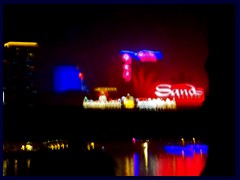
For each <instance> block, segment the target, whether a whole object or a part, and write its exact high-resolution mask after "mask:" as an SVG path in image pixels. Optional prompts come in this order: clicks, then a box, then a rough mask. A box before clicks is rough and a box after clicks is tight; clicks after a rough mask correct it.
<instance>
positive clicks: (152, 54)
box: [120, 50, 162, 82]
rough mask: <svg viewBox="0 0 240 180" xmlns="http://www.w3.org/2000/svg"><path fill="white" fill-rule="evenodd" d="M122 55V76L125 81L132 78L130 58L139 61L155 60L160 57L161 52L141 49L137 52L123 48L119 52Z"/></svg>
mask: <svg viewBox="0 0 240 180" xmlns="http://www.w3.org/2000/svg"><path fill="white" fill-rule="evenodd" d="M120 54H121V55H122V60H123V62H124V64H123V73H122V77H123V79H125V81H126V82H130V81H131V79H132V68H131V64H132V59H136V60H137V61H141V62H156V61H157V60H159V59H162V53H161V52H160V51H150V50H141V51H138V52H133V51H126V50H123V51H121V52H120Z"/></svg>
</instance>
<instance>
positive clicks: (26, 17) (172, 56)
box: [3, 4, 218, 95]
mask: <svg viewBox="0 0 240 180" xmlns="http://www.w3.org/2000/svg"><path fill="white" fill-rule="evenodd" d="M217 8H218V7H214V6H209V5H208V6H204V5H202V6H201V5H80V4H79V5H4V26H3V27H4V42H8V41H36V42H38V43H39V49H40V53H39V54H38V58H37V62H36V64H37V66H36V72H37V81H38V83H37V84H38V88H39V90H40V91H53V82H52V81H53V70H54V67H55V66H56V65H67V64H70V65H76V66H78V67H79V68H80V69H81V70H82V71H83V73H84V75H85V81H86V84H87V86H88V87H89V88H90V89H91V88H93V87H96V86H116V87H118V88H123V87H124V86H126V84H125V83H124V82H123V79H122V64H123V63H122V60H121V56H120V51H121V50H131V51H140V50H143V49H148V50H154V51H161V52H162V53H163V59H162V60H161V61H159V62H157V63H156V64H150V65H149V64H146V65H141V66H142V67H143V66H144V67H143V69H144V73H145V74H144V76H145V78H147V75H148V73H149V72H152V73H153V74H154V80H153V82H152V83H155V82H161V83H185V82H189V83H192V84H194V85H195V86H197V87H202V88H204V89H205V90H206V91H207V90H208V76H207V73H206V71H205V62H206V59H207V57H208V23H209V17H210V16H211V12H214V11H215V9H217ZM139 71H140V69H139V68H135V69H134V67H133V72H134V74H135V75H137V74H139ZM138 78H139V77H137V79H138ZM135 88H142V87H135ZM130 91H131V93H132V94H133V95H134V92H135V91H136V89H131V90H130Z"/></svg>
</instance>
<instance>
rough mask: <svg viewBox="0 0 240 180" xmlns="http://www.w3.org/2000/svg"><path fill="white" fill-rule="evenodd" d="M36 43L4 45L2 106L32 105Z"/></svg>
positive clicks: (34, 98) (34, 83) (34, 91)
mask: <svg viewBox="0 0 240 180" xmlns="http://www.w3.org/2000/svg"><path fill="white" fill-rule="evenodd" d="M37 47H38V43H36V42H8V43H5V44H4V57H3V96H4V97H3V99H4V104H10V105H11V104H13V105H14V104H17V105H27V106H32V105H34V103H35V101H36V97H37V89H36V81H35V76H36V73H35V59H36V58H35V56H36V51H37Z"/></svg>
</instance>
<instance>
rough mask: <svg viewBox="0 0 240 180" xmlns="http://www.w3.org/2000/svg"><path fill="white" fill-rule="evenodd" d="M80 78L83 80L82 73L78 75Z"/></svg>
mask: <svg viewBox="0 0 240 180" xmlns="http://www.w3.org/2000/svg"><path fill="white" fill-rule="evenodd" d="M78 77H79V78H80V79H81V80H83V74H82V73H81V72H80V73H78Z"/></svg>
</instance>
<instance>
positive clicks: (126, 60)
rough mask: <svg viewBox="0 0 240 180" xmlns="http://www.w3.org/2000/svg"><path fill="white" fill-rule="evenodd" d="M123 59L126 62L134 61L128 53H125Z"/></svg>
mask: <svg viewBox="0 0 240 180" xmlns="http://www.w3.org/2000/svg"><path fill="white" fill-rule="evenodd" d="M122 59H123V61H124V62H125V63H126V64H131V63H132V59H131V57H130V56H129V55H128V54H123V55H122Z"/></svg>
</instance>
